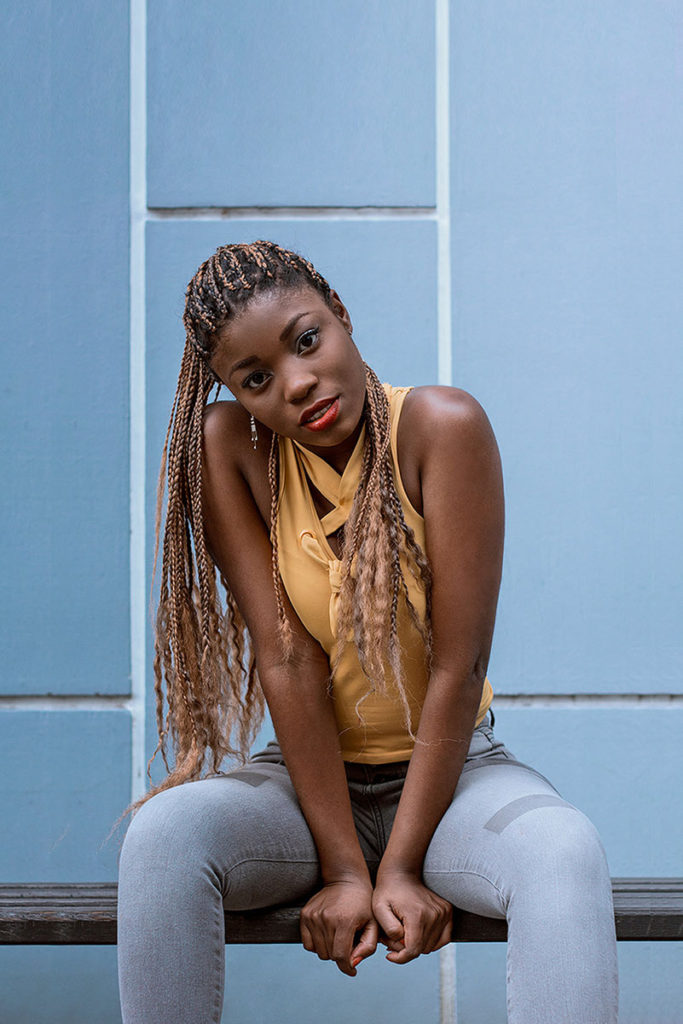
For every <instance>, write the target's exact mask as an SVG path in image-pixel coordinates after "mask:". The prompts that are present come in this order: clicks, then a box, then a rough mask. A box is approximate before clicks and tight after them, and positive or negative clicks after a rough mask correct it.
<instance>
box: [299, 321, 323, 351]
mask: <svg viewBox="0 0 683 1024" xmlns="http://www.w3.org/2000/svg"><path fill="white" fill-rule="evenodd" d="M317 343H318V328H317V327H312V328H311V330H310V331H306V333H305V334H302V335H301V337H300V338H298V339H297V343H296V350H297V352H298V353H301V352H308V350H309V349H311V348H315V346H316V345H317Z"/></svg>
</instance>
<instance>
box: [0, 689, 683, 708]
mask: <svg viewBox="0 0 683 1024" xmlns="http://www.w3.org/2000/svg"><path fill="white" fill-rule="evenodd" d="M136 700H137V695H135V694H134V695H132V696H128V695H127V694H119V693H112V694H107V693H103V694H97V695H95V696H92V695H90V694H83V695H81V694H51V695H49V696H46V695H45V694H21V693H12V694H0V711H21V710H26V711H30V710H31V709H34V708H40V709H41V710H47V711H90V710H93V709H101V710H103V711H108V710H111V708H113V707H114V708H127V709H128V710H130V711H133V710H135V708H136ZM493 707H494V710H496V711H499V710H501V709H503V708H536V709H538V708H540V709H545V708H566V709H569V710H574V711H588V710H590V709H592V708H596V707H609V708H640V709H643V708H646V709H647V708H650V709H653V710H655V709H657V708H672V707H674V708H681V707H683V693H586V694H573V693H531V694H530V693H518V694H509V693H507V694H496V695H495V698H494V703H493Z"/></svg>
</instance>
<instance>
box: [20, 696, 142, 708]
mask: <svg viewBox="0 0 683 1024" xmlns="http://www.w3.org/2000/svg"><path fill="white" fill-rule="evenodd" d="M113 709H123V710H125V711H133V710H137V698H135V697H131V696H130V695H128V694H122V693H115V694H114V693H113V694H98V695H97V696H87V695H83V696H80V695H69V696H67V695H64V696H62V695H52V694H51V695H50V696H45V695H39V694H38V695H33V694H26V695H14V696H7V695H5V694H2V695H0V711H112V710H113Z"/></svg>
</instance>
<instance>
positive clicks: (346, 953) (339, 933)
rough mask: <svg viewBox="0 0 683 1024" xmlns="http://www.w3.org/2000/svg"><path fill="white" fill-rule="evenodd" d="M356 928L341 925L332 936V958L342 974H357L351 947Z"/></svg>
mask: <svg viewBox="0 0 683 1024" xmlns="http://www.w3.org/2000/svg"><path fill="white" fill-rule="evenodd" d="M354 935H355V929H354V928H352V927H349V926H347V925H340V926H339V927H338V928H336V929H335V932H334V935H333V937H332V943H331V945H332V959H333V960H334V962H335V963H336V965H337V967H338V968H339V970H340V971H341V972H342V974H348V975H349V977H351V978H353V977H354V976H355V974H356V968H355V966H354V967H352V966H351V947H352V945H353V937H354Z"/></svg>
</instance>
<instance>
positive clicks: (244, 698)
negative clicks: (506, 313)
mask: <svg viewBox="0 0 683 1024" xmlns="http://www.w3.org/2000/svg"><path fill="white" fill-rule="evenodd" d="M301 287H311V288H314V289H315V290H316V291H317V292H318V293H319V294H320V295H321V296H322V298H323V299H324V301H325V302H326V303H327V304H328V305H331V295H330V286H329V284H328V283H327V281H326V280H325V279H324V278H323V277H322V276H321V275H320V274H319V273H318V271H317V270H316V269H315V268H314V267H313V265H312V264H311V263H309V262H308V261H307V260H305V259H304V258H303V257H302V256H300V255H298V254H297V253H294V252H291V251H290V250H287V249H283V248H281V247H280V246H279V245H276V244H275V243H274V242H266V241H258V242H254V243H251V244H236V245H225V246H221V247H220V248H219V249H218V250H217V251H216V252H215V253H214V254H213V256H211V257H210V258H209V259H208V260H206V261H205V262H204V263H202V265H201V266H200V268H199V270H198V271H197V273H196V274H195V275H194V277H193V278H192V280H191V281H190V283H189V284H188V286H187V291H186V302H185V311H184V314H183V324H184V327H185V334H186V340H185V349H184V352H183V357H182V362H181V367H180V374H179V377H178V384H177V388H176V393H175V397H174V400H173V406H172V409H171V417H170V421H169V424H168V429H167V431H166V438H165V441H164V448H163V454H162V460H161V468H160V472H159V482H158V486H157V505H156V522H155V538H156V539H155V551H154V575H155V574H156V566H157V558H158V554H159V546H160V536H161V519H162V505H163V498H164V491H165V487H166V488H167V504H166V519H165V525H164V530H163V541H162V542H161V584H160V594H159V604H158V609H157V614H156V631H155V657H154V690H155V696H156V720H157V728H158V733H159V741H158V743H157V747H156V750H155V751H154V754H153V755H152V760H154V758H155V757H156V755H157V754H158V753H159V752H161V755H162V757H163V760H164V764H165V766H166V769H167V772H168V775H167V777H166V778H165V779H164V780H163V781H162V782H161V783H160V784H159V785H157V786H155V787H154V788H153V789H151V790H150V792H149V793H148V794H147V795H146V797H145V798H143V799H148V798H149V797H150V796H152V795H153V794H154V793H156V792H159V791H160V790H162V789H166V788H169V787H171V786H174V785H178V784H180V783H182V782H187V781H190V780H192V779H196V778H198V777H199V776H200V774H201V772H202V770H203V769H204V768H205V767H206V766H207V764H208V766H209V768H210V770H211V771H214V772H215V771H218V770H219V768H220V764H221V762H222V761H223V758H224V757H226V756H233V757H235V756H236V757H238V758H239V759H240V760H243V759H244V758H245V756H246V754H247V752H248V750H249V747H250V745H251V743H252V742H253V740H254V738H255V736H256V733H257V732H258V729H259V726H260V725H261V722H262V720H263V715H264V711H265V704H264V698H263V693H262V690H261V687H260V684H259V681H258V676H257V672H256V665H255V662H254V653H253V645H252V644H251V642H250V638H249V635H248V630H247V628H246V624H245V622H244V619H243V618H242V615H241V613H240V610H239V608H238V606H237V604H236V602H235V599H234V597H233V595H232V593H231V591H230V588H229V586H228V584H227V582H226V580H225V579H224V577H223V576H222V574H221V573H220V571H219V570H218V568H217V566H216V564H215V563H214V561H213V559H212V557H211V554H210V552H209V550H208V548H207V544H206V538H205V533H204V517H203V508H202V442H203V419H204V411H205V407H206V404H207V401H208V399H209V396H210V394H211V391H212V389H213V388H214V387H216V386H218V388H220V384H221V382H220V380H219V379H218V377H217V376H216V375H215V373H214V372H213V370H212V369H211V366H210V360H211V358H212V356H213V354H214V352H215V348H216V343H217V334H218V332H219V331H220V330H221V329H223V328H224V327H225V326H226V324H227V323H229V322H230V320H231V319H232V318H233V317H234V316H235V315H236V314H237V313H238V312H239V311H241V310H243V309H244V308H245V306H246V305H247V304H248V303H249V301H250V300H251V299H252V298H253V296H254V295H256V294H262V293H264V292H265V291H268V290H276V289H287V288H299V289H300V288H301ZM366 382H367V388H366V400H365V426H366V443H365V449H364V453H363V461H362V467H361V474H360V482H359V485H358V489H357V492H356V496H355V499H354V504H353V508H352V510H351V513H350V516H349V519H348V521H347V523H346V525H345V526H344V528H343V534H342V540H343V549H344V550H343V561H342V578H343V582H342V587H341V591H340V601H339V607H340V610H339V623H338V630H337V636H339V637H349V636H352V637H353V643H354V644H355V646H356V648H357V651H358V658H359V661H360V664H361V667H362V669H363V672H364V673H365V675H366V676H367V678H368V683H369V689H368V692H372V691H375V690H376V691H378V692H381V693H386V692H387V687H388V685H389V684H390V682H393V684H394V686H395V689H396V692H397V693H398V697H399V700H400V701H401V704H402V707H403V709H404V713H405V716H406V723H407V726H408V728H409V729H411V723H410V714H409V706H408V700H407V695H406V690H405V685H404V681H403V671H402V667H401V657H400V642H399V637H398V608H399V602H400V600H401V597H403V599H404V600H405V602H406V606H407V608H408V610H409V613H410V616H411V619H412V621H413V622H414V623H415V625H416V627H417V628H418V630H419V632H420V634H421V636H422V638H423V640H424V643H425V651H426V657H427V658H428V657H429V650H430V632H429V620H430V616H429V610H430V608H429V593H430V571H429V565H428V562H427V558H426V556H425V554H424V552H423V551H422V549H421V548H420V546H419V545H418V543H417V541H416V540H415V537H414V534H413V531H412V530H411V529H410V527H409V526H408V525H407V523H406V521H405V518H404V515H403V509H402V506H401V501H400V498H399V497H398V494H397V492H396V487H395V483H394V477H393V470H392V458H391V449H390V414H389V403H388V400H387V396H386V393H385V391H384V388H383V387H382V385H381V383H380V382H379V380H378V378H377V376H376V375H375V373H374V372H373V371H372V370H371V369H370V367H368V366H367V365H366ZM278 469H279V458H278V437H277V435H276V434H273V438H272V442H271V449H270V455H269V459H268V479H269V484H270V492H271V536H272V574H273V586H274V588H275V593H276V597H277V608H278V619H279V631H280V638H281V641H282V645H283V653H284V655H285V657H287V656H289V654H290V653H291V631H290V628H289V624H288V622H287V619H286V616H285V606H284V599H283V592H282V581H281V578H280V571H279V562H278V547H277V529H276V525H277V523H276V520H277V504H278ZM401 557H403V559H404V563H405V565H406V570H407V571H410V572H414V573H415V575H416V576H417V577H418V578H419V579H420V580H421V582H422V585H423V587H424V590H425V593H426V599H427V615H426V622H423V621H422V620H421V618H420V617H419V616H418V614H417V612H416V610H415V608H414V607H413V605H412V603H411V601H410V598H409V596H408V589H407V586H406V581H405V576H404V570H403V567H402V565H401ZM352 567H353V571H352ZM219 584H220V586H219ZM221 591H222V594H221ZM349 642H350V641H349ZM341 649H342V646H341V644H340V645H339V649H338V651H337V655H336V659H335V661H334V663H333V665H332V672H333V673H334V669H335V667H336V665H337V663H338V660H339V657H340V655H341ZM387 668H388V669H389V672H387ZM164 682H165V685H164ZM359 703H360V702H359ZM359 713H360V712H359ZM411 734H412V730H411ZM169 739H170V741H171V745H172V748H173V753H174V764H173V766H172V767H171V766H170V765H169V762H168V758H167V749H168V743H169ZM151 763H152V762H151V761H150V766H151ZM148 773H149V769H148Z"/></svg>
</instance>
